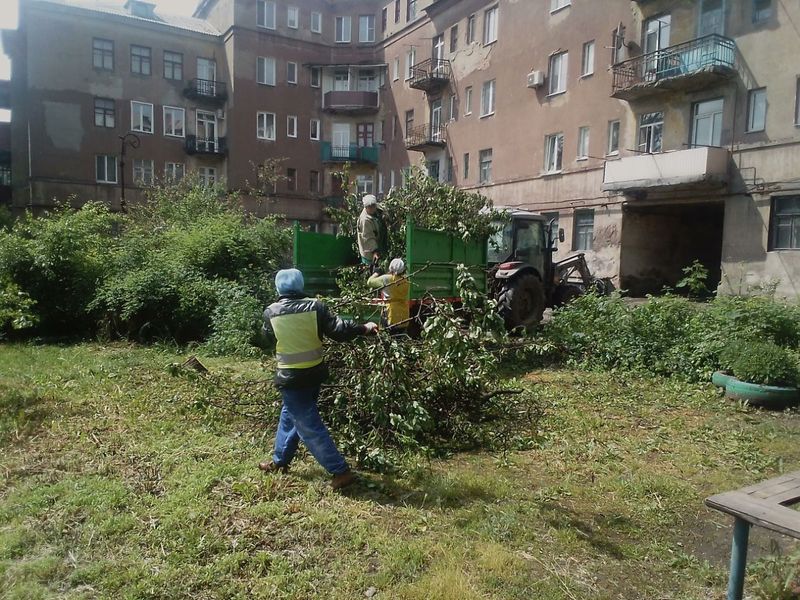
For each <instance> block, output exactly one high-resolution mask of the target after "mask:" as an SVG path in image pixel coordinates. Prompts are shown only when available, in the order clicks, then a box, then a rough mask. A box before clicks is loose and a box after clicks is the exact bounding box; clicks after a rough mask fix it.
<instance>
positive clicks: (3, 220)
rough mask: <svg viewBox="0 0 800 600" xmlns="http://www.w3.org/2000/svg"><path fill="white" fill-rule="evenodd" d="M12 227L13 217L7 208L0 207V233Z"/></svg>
mask: <svg viewBox="0 0 800 600" xmlns="http://www.w3.org/2000/svg"><path fill="white" fill-rule="evenodd" d="M13 225H14V217H13V215H12V214H11V210H9V208H8V207H7V206H0V231H2V230H4V229H5V230H6V231H8V230H10V229H11V227H12V226H13Z"/></svg>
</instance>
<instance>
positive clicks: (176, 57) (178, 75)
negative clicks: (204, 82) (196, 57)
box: [164, 50, 183, 81]
mask: <svg viewBox="0 0 800 600" xmlns="http://www.w3.org/2000/svg"><path fill="white" fill-rule="evenodd" d="M164 79H175V80H178V81H181V80H182V79H183V54H178V53H177V52H168V51H166V50H165V51H164Z"/></svg>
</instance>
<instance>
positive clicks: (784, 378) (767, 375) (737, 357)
mask: <svg viewBox="0 0 800 600" xmlns="http://www.w3.org/2000/svg"><path fill="white" fill-rule="evenodd" d="M720 366H721V367H722V368H724V369H725V370H727V371H729V372H731V373H733V375H734V376H735V377H736V378H737V379H739V380H741V381H747V382H749V383H758V384H762V385H777V386H796V385H797V381H798V365H797V358H796V356H794V355H793V354H792V353H791V352H790V351H789V350H787V349H786V348H782V347H781V346H778V345H777V344H776V343H775V342H771V341H767V342H763V341H741V340H732V341H731V343H730V344H729V345H728V346H727V348H725V350H723V352H722V354H721V355H720Z"/></svg>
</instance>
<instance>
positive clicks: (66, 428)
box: [0, 345, 800, 600]
mask: <svg viewBox="0 0 800 600" xmlns="http://www.w3.org/2000/svg"><path fill="white" fill-rule="evenodd" d="M180 359H181V357H179V356H177V355H176V354H174V353H173V352H172V351H170V350H169V349H157V348H156V349H153V348H150V349H143V348H138V347H133V346H130V347H129V346H122V345H115V346H99V345H78V346H65V347H61V346H33V345H16V346H15V345H7V346H0V444H1V445H2V454H1V455H0V472H2V479H0V597H3V598H333V599H337V598H342V599H344V598H348V599H349V598H359V597H364V594H365V592H366V591H368V590H370V589H371V588H373V589H374V590H376V591H377V596H376V597H378V598H398V599H408V600H412V599H431V598H435V599H438V598H442V599H449V598H452V599H459V600H462V599H470V598H519V599H526V600H527V599H531V598H540V599H576V598H593V599H596V598H608V599H612V598H614V599H616V598H624V599H636V598H641V599H653V598H664V599H667V598H674V599H682V600H683V599H711V598H722V597H724V592H723V590H724V587H725V578H726V562H727V555H728V545H729V533H730V530H729V526H730V523H729V520H728V519H727V518H725V517H724V516H722V515H719V514H716V513H712V512H710V511H707V510H706V509H705V508H704V507H703V503H702V500H703V498H704V497H705V496H707V495H709V494H711V493H714V492H717V491H721V490H724V489H730V488H735V487H739V486H741V485H744V484H746V483H751V482H753V481H756V480H759V479H763V478H766V477H768V476H772V475H774V474H776V473H778V472H780V471H781V470H790V469H793V468H795V465H796V464H797V463H798V460H799V459H800V444H798V440H799V438H800V436H799V435H798V433H799V432H800V418H798V415H797V414H796V413H783V414H775V413H765V412H758V411H753V410H749V409H743V408H741V407H738V406H736V405H733V404H730V403H728V402H727V401H725V400H723V399H721V398H719V397H717V395H716V393H715V392H714V390H713V389H712V388H711V387H710V386H706V385H701V386H694V385H687V384H683V383H679V382H676V381H672V380H662V379H643V378H636V377H632V376H629V375H621V374H613V373H612V374H598V373H582V372H576V371H558V370H551V371H538V372H532V373H530V374H529V375H527V376H526V378H525V379H524V381H525V382H526V384H527V385H530V386H531V387H532V389H534V390H535V392H536V394H537V395H538V397H539V398H540V399H541V400H542V401H543V402H544V403H545V405H546V407H547V408H546V415H545V417H544V419H543V420H542V421H541V423H540V425H539V427H540V429H539V431H537V432H532V433H533V434H535V435H534V437H535V439H537V440H539V442H538V445H537V447H536V448H534V449H532V450H528V451H524V452H510V453H506V454H499V455H491V454H488V453H471V454H461V455H457V456H454V457H452V458H450V459H447V460H435V461H431V462H427V461H425V460H423V459H418V460H409V461H408V463H407V464H405V465H403V466H402V468H401V469H400V471H399V472H398V473H397V474H395V475H391V476H378V475H374V474H364V475H363V478H362V482H361V483H360V484H359V485H358V486H357V487H356V488H354V489H352V490H351V491H348V492H346V493H344V494H336V493H333V492H331V491H330V490H329V488H328V486H327V479H326V478H325V476H324V473H323V472H322V470H321V469H320V468H319V467H318V466H317V465H316V464H315V463H314V461H313V460H312V459H310V458H309V457H308V456H303V457H302V459H301V460H300V461H299V462H298V464H297V465H296V467H294V468H293V470H292V472H291V473H290V474H288V475H274V476H262V475H261V474H260V473H259V472H258V471H257V469H256V468H255V464H256V463H257V462H258V461H259V460H262V459H263V458H264V457H266V456H267V455H268V449H269V446H270V443H271V436H272V431H273V429H272V428H273V424H272V423H271V422H270V423H269V425H268V426H267V427H262V426H261V425H260V424H259V423H258V422H256V421H253V420H249V419H246V418H243V417H241V416H237V415H232V414H229V413H226V412H224V411H221V410H219V409H216V408H214V406H213V405H209V404H208V403H207V402H206V398H205V397H204V393H205V392H204V389H205V388H203V386H201V385H199V384H198V382H197V381H196V380H194V379H192V378H188V377H185V376H174V375H172V374H170V369H168V368H167V365H169V364H170V363H174V362H176V361H179V360H180ZM203 361H204V362H205V364H207V365H208V366H209V367H210V368H211V370H212V371H213V372H215V373H218V374H222V375H223V376H224V377H225V378H226V380H230V381H237V380H240V379H242V378H249V379H256V378H266V377H268V376H269V372H268V369H265V366H262V365H261V364H260V363H259V362H257V361H234V360H227V359H205V358H203ZM268 402H273V399H272V397H270V399H269V400H268ZM266 412H267V414H269V413H270V410H267V411H266ZM767 540H768V536H766V535H763V534H760V533H754V539H753V541H754V546H755V549H754V552H755V553H756V554H757V553H758V552H759V549H764V548H766V547H767Z"/></svg>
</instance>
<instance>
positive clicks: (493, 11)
mask: <svg viewBox="0 0 800 600" xmlns="http://www.w3.org/2000/svg"><path fill="white" fill-rule="evenodd" d="M498 15H499V8H498V7H497V6H493V7H492V8H489V9H487V10H486V11H484V13H483V43H484V44H491V43H492V42H496V41H497V18H498Z"/></svg>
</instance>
